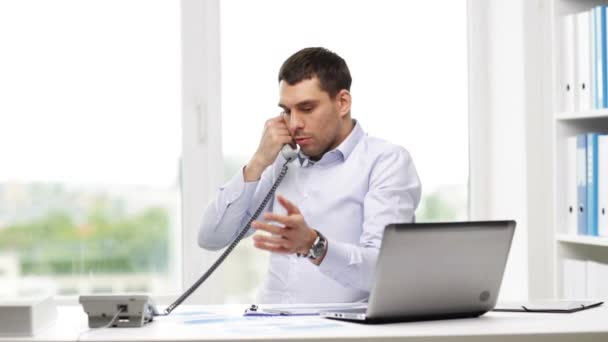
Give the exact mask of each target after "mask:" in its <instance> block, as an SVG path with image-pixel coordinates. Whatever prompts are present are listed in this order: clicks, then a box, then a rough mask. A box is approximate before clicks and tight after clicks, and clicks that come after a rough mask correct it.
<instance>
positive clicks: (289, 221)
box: [264, 212, 296, 226]
mask: <svg viewBox="0 0 608 342" xmlns="http://www.w3.org/2000/svg"><path fill="white" fill-rule="evenodd" d="M264 219H265V220H267V221H274V222H278V223H280V224H282V225H285V226H293V225H294V223H296V222H295V220H294V218H293V217H290V216H285V215H279V214H275V213H270V212H269V213H265V214H264Z"/></svg>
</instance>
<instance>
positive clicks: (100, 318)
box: [80, 144, 299, 328]
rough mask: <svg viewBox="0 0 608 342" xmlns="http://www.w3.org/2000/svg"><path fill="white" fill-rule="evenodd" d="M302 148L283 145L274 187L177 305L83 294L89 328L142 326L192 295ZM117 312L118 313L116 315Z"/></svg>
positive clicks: (134, 297)
mask: <svg viewBox="0 0 608 342" xmlns="http://www.w3.org/2000/svg"><path fill="white" fill-rule="evenodd" d="M298 152H299V150H298V149H295V148H293V147H292V146H291V145H289V144H287V145H284V146H283V147H282V148H281V154H282V155H283V157H284V158H285V160H286V161H285V163H284V164H283V166H282V168H281V172H280V173H279V176H278V177H277V179H276V181H275V182H274V184H273V185H272V188H271V189H270V191H269V192H268V194H267V195H266V197H265V198H264V200H263V201H262V203H261V204H260V206H259V207H258V209H257V210H256V211H255V213H254V214H253V215H252V216H251V218H250V219H249V221H248V222H247V224H246V225H245V227H243V228H242V229H241V231H240V233H239V234H238V235H237V237H236V238H235V239H234V241H232V243H231V244H230V245H229V246H228V248H226V250H225V251H224V253H222V255H220V257H219V258H218V259H217V260H216V261H215V263H214V264H213V265H211V267H209V269H208V270H207V272H205V274H203V275H202V276H201V277H200V278H199V279H198V280H197V281H196V282H195V283H194V284H193V285H192V286H191V287H190V288H189V289H188V290H186V292H184V294H182V295H181V296H180V297H179V298H178V299H177V300H176V301H175V302H174V303H173V304H171V305H169V306H168V307H167V308H166V309H165V311H164V312H163V313H162V314H160V313H158V311H157V309H156V306H155V305H154V303H153V302H152V300H151V299H150V297H149V296H147V295H139V296H137V295H111V296H103V295H92V296H80V302H81V303H82V305H83V307H84V309H85V312H87V314H88V315H89V327H90V328H100V327H117V326H118V327H120V326H129V327H141V326H143V325H144V324H145V323H148V322H151V321H152V319H153V317H155V316H166V315H168V314H170V313H171V311H173V310H174V309H175V308H176V307H177V306H178V305H180V304H181V303H182V302H183V301H184V300H186V298H188V297H189V296H190V295H191V294H192V293H193V292H194V291H195V290H196V289H197V288H198V287H199V286H200V285H201V284H202V283H203V282H204V281H205V280H207V278H208V277H209V276H210V275H211V274H212V273H213V272H214V271H215V270H216V269H217V267H218V266H219V265H220V264H221V263H222V262H223V261H224V259H226V257H228V255H229V254H230V252H232V250H233V249H234V248H235V247H236V245H237V244H238V243H239V242H240V241H241V239H242V238H243V237H244V236H245V235H246V234H247V232H248V231H249V228H250V227H251V223H252V222H253V221H254V220H255V219H257V218H258V216H260V214H261V213H262V211H263V210H264V208H265V207H266V205H267V204H268V201H270V199H271V198H272V196H273V195H274V193H275V191H276V190H277V187H278V186H279V184H281V181H282V180H283V178H284V177H285V174H287V169H288V164H289V163H290V162H292V161H293V160H294V159H295V158H296V156H297V155H298ZM112 315H114V316H112ZM117 318H118V320H117Z"/></svg>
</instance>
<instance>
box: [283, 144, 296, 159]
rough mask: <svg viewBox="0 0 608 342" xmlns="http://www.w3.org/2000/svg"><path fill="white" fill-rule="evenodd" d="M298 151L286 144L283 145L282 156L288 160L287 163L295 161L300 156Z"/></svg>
mask: <svg viewBox="0 0 608 342" xmlns="http://www.w3.org/2000/svg"><path fill="white" fill-rule="evenodd" d="M296 146H297V145H296ZM298 151H299V150H298V149H295V148H293V147H292V146H291V145H289V144H285V145H283V148H281V154H282V155H283V158H285V159H286V160H287V162H291V161H292V160H294V159H295V158H296V156H297V155H298Z"/></svg>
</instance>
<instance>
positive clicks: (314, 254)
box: [307, 229, 327, 259]
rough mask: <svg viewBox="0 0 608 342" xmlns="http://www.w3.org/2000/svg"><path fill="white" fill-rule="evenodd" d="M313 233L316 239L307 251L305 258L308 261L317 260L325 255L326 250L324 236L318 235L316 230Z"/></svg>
mask: <svg viewBox="0 0 608 342" xmlns="http://www.w3.org/2000/svg"><path fill="white" fill-rule="evenodd" d="M315 232H317V238H316V239H315V242H313V243H312V246H311V247H310V249H309V250H308V255H307V257H308V258H309V259H318V258H320V257H321V256H323V254H325V251H326V250H327V239H326V238H325V236H323V234H321V233H319V231H318V230H316V229H315Z"/></svg>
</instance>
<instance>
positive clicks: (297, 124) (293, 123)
mask: <svg viewBox="0 0 608 342" xmlns="http://www.w3.org/2000/svg"><path fill="white" fill-rule="evenodd" d="M303 127H304V120H302V116H301V115H300V114H298V113H297V112H296V111H295V110H294V111H292V112H291V115H290V117H289V129H290V130H291V131H292V132H295V131H297V130H298V129H302V128H303Z"/></svg>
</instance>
